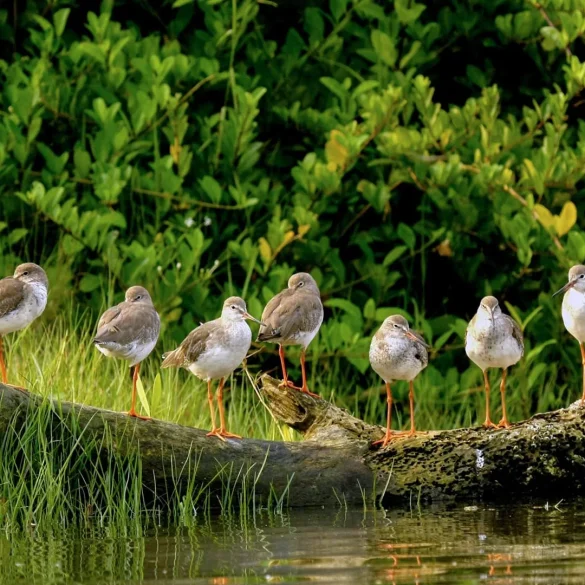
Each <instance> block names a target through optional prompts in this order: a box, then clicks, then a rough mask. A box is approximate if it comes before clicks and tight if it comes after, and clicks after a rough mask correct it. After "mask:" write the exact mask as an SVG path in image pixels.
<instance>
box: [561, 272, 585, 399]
mask: <svg viewBox="0 0 585 585" xmlns="http://www.w3.org/2000/svg"><path fill="white" fill-rule="evenodd" d="M563 292H564V293H565V295H564V296H563V311H562V314H563V323H564V324H565V327H566V329H567V331H568V332H569V333H570V334H571V335H572V336H573V337H574V338H575V339H576V340H577V341H578V342H579V347H580V348H581V363H582V367H583V394H582V395H581V404H585V266H582V265H581V264H577V265H576V266H573V267H572V268H571V270H569V282H567V284H565V286H563V288H561V289H560V290H558V291H557V292H556V293H555V294H554V295H553V297H555V296H557V295H558V294H560V293H563Z"/></svg>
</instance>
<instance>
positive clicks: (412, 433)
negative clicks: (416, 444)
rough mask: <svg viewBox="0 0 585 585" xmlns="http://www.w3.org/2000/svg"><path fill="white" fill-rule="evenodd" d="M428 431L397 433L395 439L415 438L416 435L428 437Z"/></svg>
mask: <svg viewBox="0 0 585 585" xmlns="http://www.w3.org/2000/svg"><path fill="white" fill-rule="evenodd" d="M428 434H429V433H428V431H417V430H414V431H413V430H410V431H397V432H396V436H397V437H416V436H418V435H428Z"/></svg>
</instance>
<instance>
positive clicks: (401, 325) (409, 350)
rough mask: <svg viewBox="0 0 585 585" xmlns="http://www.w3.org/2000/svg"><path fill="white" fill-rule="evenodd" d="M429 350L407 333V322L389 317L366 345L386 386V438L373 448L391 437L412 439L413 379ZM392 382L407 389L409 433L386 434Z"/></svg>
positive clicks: (414, 427) (397, 317) (420, 340)
mask: <svg viewBox="0 0 585 585" xmlns="http://www.w3.org/2000/svg"><path fill="white" fill-rule="evenodd" d="M428 347H429V346H428V345H427V344H426V343H425V341H424V339H423V338H422V337H421V336H420V335H418V333H415V332H414V331H411V330H410V327H409V326H408V321H407V320H406V319H405V318H404V317H403V316H402V315H392V316H390V317H388V318H386V319H385V321H384V322H383V323H382V326H381V327H380V329H378V331H377V332H376V334H375V335H374V337H373V338H372V343H371V344H370V364H371V365H372V368H373V369H374V371H375V372H376V373H377V374H378V375H379V376H380V377H381V378H382V379H383V380H384V382H385V383H386V401H387V412H386V434H385V435H384V437H383V438H382V439H380V440H379V441H375V442H374V443H373V445H378V444H380V443H381V444H382V447H385V446H386V445H387V444H388V442H389V441H391V440H392V438H393V437H398V436H401V435H404V434H407V435H409V436H412V435H414V434H415V433H416V426H415V424H414V379H415V378H416V377H417V376H418V375H419V373H420V372H421V370H423V369H424V368H426V366H427V364H428V363H429V354H428V352H427V348H428ZM395 380H406V381H408V386H409V392H408V394H409V402H410V431H408V432H407V433H395V434H394V435H392V431H391V430H390V428H391V425H392V390H391V388H390V383H391V382H393V381H395Z"/></svg>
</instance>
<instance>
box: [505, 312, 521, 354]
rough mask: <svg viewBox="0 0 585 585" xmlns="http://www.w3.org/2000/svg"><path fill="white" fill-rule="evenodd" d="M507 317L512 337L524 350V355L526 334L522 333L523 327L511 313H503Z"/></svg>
mask: <svg viewBox="0 0 585 585" xmlns="http://www.w3.org/2000/svg"><path fill="white" fill-rule="evenodd" d="M503 317H505V318H506V322H507V323H508V324H509V325H510V331H511V333H512V337H513V338H514V339H515V340H516V342H517V343H518V346H519V347H520V350H521V351H522V355H524V336H523V335H522V329H520V325H518V323H516V321H514V319H512V317H510V316H509V315H503Z"/></svg>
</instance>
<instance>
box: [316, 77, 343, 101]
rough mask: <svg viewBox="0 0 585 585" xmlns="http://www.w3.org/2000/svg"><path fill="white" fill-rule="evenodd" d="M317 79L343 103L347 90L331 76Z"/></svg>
mask: <svg viewBox="0 0 585 585" xmlns="http://www.w3.org/2000/svg"><path fill="white" fill-rule="evenodd" d="M319 81H320V82H321V83H322V84H323V85H324V86H325V87H326V88H327V89H328V90H329V91H330V92H332V93H334V94H335V95H336V96H337V97H338V98H339V99H340V100H341V102H342V103H343V102H344V101H345V99H346V98H347V90H346V89H345V87H343V85H341V83H339V82H338V81H337V80H336V79H333V77H320V78H319Z"/></svg>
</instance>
